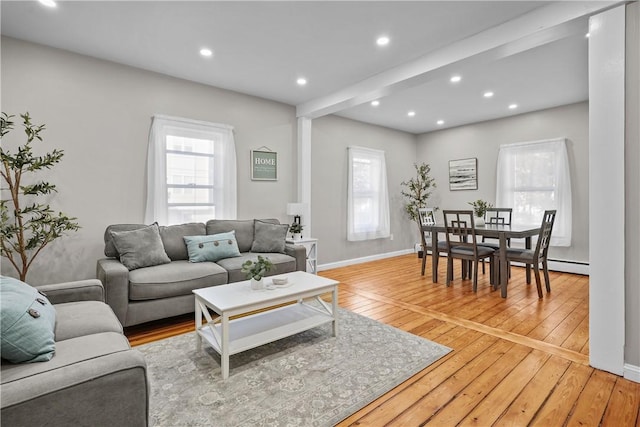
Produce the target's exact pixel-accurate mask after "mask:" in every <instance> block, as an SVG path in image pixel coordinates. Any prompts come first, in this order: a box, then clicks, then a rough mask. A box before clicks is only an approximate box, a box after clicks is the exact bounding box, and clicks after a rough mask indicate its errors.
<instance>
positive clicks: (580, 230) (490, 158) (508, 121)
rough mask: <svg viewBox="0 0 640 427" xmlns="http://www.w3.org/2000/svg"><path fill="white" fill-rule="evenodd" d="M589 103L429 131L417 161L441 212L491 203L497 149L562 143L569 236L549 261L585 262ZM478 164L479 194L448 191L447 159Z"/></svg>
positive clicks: (420, 140)
mask: <svg viewBox="0 0 640 427" xmlns="http://www.w3.org/2000/svg"><path fill="white" fill-rule="evenodd" d="M588 108H589V107H588V103H587V102H581V103H578V104H572V105H566V106H562V107H557V108H551V109H548V110H542V111H535V112H532V113H526V114H520V115H516V116H512V117H508V118H504V119H498V120H491V121H486V122H480V123H474V124H470V125H466V126H460V127H456V128H452V129H445V130H442V131H437V132H430V133H427V134H423V135H420V136H419V137H418V147H417V158H418V160H420V161H424V162H426V163H429V165H431V171H432V172H433V176H434V178H435V179H436V181H437V184H438V189H437V190H436V193H435V194H434V196H435V197H434V204H435V206H438V207H440V209H443V208H447V209H471V206H469V205H468V204H467V202H470V201H473V200H477V199H483V200H487V201H489V202H492V203H493V202H495V199H496V165H497V157H498V150H499V148H500V145H501V144H508V143H514V142H524V141H537V140H543V139H551V138H555V137H564V138H567V142H568V145H567V147H568V153H569V167H570V168H571V185H572V191H573V194H572V203H573V230H572V231H573V233H572V234H573V237H572V243H571V246H570V247H568V248H560V247H552V248H551V249H550V252H549V256H550V258H552V259H557V260H565V261H577V262H583V263H586V262H588V261H589V218H588V215H587V213H588V207H589V188H588V179H589V168H588V166H589V145H588V141H589V139H588V130H589V115H588ZM468 157H476V158H477V159H478V190H465V191H459V190H458V191H450V190H449V184H448V183H449V169H448V168H449V160H454V159H462V158H468Z"/></svg>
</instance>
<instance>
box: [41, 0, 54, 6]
mask: <svg viewBox="0 0 640 427" xmlns="http://www.w3.org/2000/svg"><path fill="white" fill-rule="evenodd" d="M38 1H39V2H40V4H43V5H45V6H47V7H56V6H57V4H56V2H55V1H53V0H38Z"/></svg>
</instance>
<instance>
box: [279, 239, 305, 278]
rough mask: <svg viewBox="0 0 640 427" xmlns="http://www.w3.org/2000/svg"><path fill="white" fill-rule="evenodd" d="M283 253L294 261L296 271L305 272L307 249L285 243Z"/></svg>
mask: <svg viewBox="0 0 640 427" xmlns="http://www.w3.org/2000/svg"><path fill="white" fill-rule="evenodd" d="M284 253H285V254H287V255H289V256H292V257H294V258H295V259H296V270H297V271H307V248H305V247H304V246H302V245H294V244H292V243H286V244H285V245H284Z"/></svg>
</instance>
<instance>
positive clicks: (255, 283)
mask: <svg viewBox="0 0 640 427" xmlns="http://www.w3.org/2000/svg"><path fill="white" fill-rule="evenodd" d="M263 288H264V279H260V280H256V279H254V278H253V277H252V278H251V289H253V290H254V291H259V290H260V289H263Z"/></svg>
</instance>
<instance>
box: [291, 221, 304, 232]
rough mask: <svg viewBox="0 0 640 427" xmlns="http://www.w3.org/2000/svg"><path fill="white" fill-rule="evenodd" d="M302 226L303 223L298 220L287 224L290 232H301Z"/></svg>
mask: <svg viewBox="0 0 640 427" xmlns="http://www.w3.org/2000/svg"><path fill="white" fill-rule="evenodd" d="M303 228H304V225H302V224H300V223H299V222H294V223H293V224H291V225H290V226H289V232H290V233H292V234H296V233H302V229H303Z"/></svg>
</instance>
